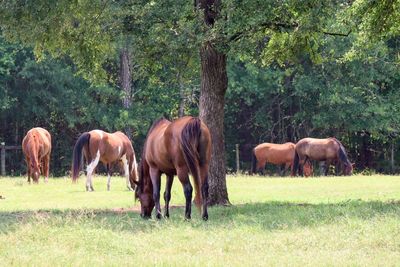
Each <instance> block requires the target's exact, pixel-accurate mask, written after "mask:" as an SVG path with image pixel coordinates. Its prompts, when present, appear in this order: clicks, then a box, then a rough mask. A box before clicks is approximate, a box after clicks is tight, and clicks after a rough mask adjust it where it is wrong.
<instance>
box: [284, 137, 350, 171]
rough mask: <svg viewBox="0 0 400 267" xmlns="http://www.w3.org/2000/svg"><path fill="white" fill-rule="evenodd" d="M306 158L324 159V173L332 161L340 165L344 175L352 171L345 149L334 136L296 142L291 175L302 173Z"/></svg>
mask: <svg viewBox="0 0 400 267" xmlns="http://www.w3.org/2000/svg"><path fill="white" fill-rule="evenodd" d="M306 160H316V161H325V164H326V168H325V175H327V174H328V171H329V166H330V165H331V164H333V163H339V164H340V165H341V167H342V169H343V174H344V175H351V173H352V172H353V165H352V164H351V163H350V161H349V159H348V157H347V154H346V150H345V149H344V147H343V145H342V143H340V142H339V140H337V139H336V138H326V139H317V138H304V139H301V140H300V141H299V142H297V144H296V150H295V155H294V161H293V171H292V176H295V175H296V174H297V172H299V174H300V175H301V174H302V166H303V165H304V162H305V161H306Z"/></svg>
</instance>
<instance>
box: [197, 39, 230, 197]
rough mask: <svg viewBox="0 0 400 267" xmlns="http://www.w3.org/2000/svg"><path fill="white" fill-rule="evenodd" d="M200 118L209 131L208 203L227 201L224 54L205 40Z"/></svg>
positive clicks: (202, 58) (201, 57)
mask: <svg viewBox="0 0 400 267" xmlns="http://www.w3.org/2000/svg"><path fill="white" fill-rule="evenodd" d="M200 59H201V82H200V87H201V88H200V118H201V119H202V120H203V121H204V122H205V123H206V124H207V126H208V128H209V129H210V132H211V139H212V146H211V149H212V151H211V163H210V171H209V198H208V199H209V205H227V204H230V203H229V199H228V191H227V188H226V167H225V143H224V103H225V99H224V98H225V92H226V89H227V87H228V76H227V72H226V55H225V54H224V53H221V52H219V51H217V50H216V49H215V48H214V47H213V46H212V44H211V43H209V42H207V43H205V44H204V45H203V47H202V48H201V49H200Z"/></svg>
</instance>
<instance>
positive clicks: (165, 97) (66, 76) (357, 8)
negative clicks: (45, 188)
mask: <svg viewBox="0 0 400 267" xmlns="http://www.w3.org/2000/svg"><path fill="white" fill-rule="evenodd" d="M399 7H400V1H398V0H396V1H368V0H359V1H347V0H339V1H314V0H313V1H254V0H245V1H218V0H212V1H208V0H207V1H205V0H196V1H186V0H182V1H175V0H174V1H170V0H167V1H166V0H162V1H159V0H155V1H142V0H139V1H136V0H135V1H122V2H121V1H102V0H98V1H66V0H60V1H57V4H54V3H53V2H52V1H47V0H37V1H19V0H8V1H4V3H3V5H1V6H0V31H1V32H0V141H1V142H5V143H6V144H10V145H14V144H20V143H21V140H22V138H23V136H24V134H25V133H26V131H27V130H28V129H30V128H31V127H34V126H43V127H45V128H47V129H48V130H49V131H50V132H51V133H52V134H53V140H54V143H53V147H54V151H53V154H52V164H51V166H52V172H53V174H54V175H65V174H66V172H67V171H68V170H69V168H70V158H71V153H72V147H73V144H74V142H75V140H76V138H77V137H78V136H79V134H80V133H82V132H84V131H87V130H91V129H94V128H100V129H103V130H106V131H115V130H123V131H125V132H126V133H127V134H128V136H130V138H131V139H132V141H133V144H134V147H135V149H136V153H137V154H140V149H141V147H142V144H143V141H144V137H145V134H146V131H147V129H148V127H149V125H150V124H151V122H152V121H153V120H155V119H156V118H158V117H160V116H164V117H168V118H172V119H173V118H176V117H178V116H182V115H184V114H191V115H197V114H199V115H200V116H201V117H202V119H203V120H205V121H206V122H207V123H208V124H209V125H211V128H212V129H211V130H212V134H213V135H214V141H215V142H213V148H214V149H213V151H216V152H215V153H214V154H213V159H212V164H211V167H210V177H211V179H210V182H211V183H210V188H213V189H212V190H210V192H223V191H226V190H225V189H226V188H220V185H223V186H222V187H225V186H224V185H225V183H224V181H225V166H224V156H225V158H226V162H227V168H226V170H227V171H233V170H234V169H235V151H234V149H235V144H239V145H240V149H241V151H240V152H241V153H240V155H241V159H242V161H243V162H242V165H243V166H242V167H243V168H246V167H247V165H248V162H249V161H250V151H251V148H252V147H253V146H254V145H256V144H258V143H261V142H275V143H281V142H286V141H292V142H296V141H297V140H299V139H301V138H303V137H306V136H312V137H328V136H334V137H336V138H338V139H340V140H341V141H342V143H343V144H344V145H345V146H346V148H347V150H348V152H349V156H350V159H351V161H353V162H355V163H356V168H357V170H358V171H363V170H366V172H369V171H376V172H385V173H389V172H397V171H398V169H397V166H398V161H399V160H400V158H399V156H400V152H399V145H398V143H399V137H398V132H399V129H400V127H399V126H400V116H399V109H400V107H399V99H400V96H399V90H398V89H399V87H400V81H399V80H400V75H399V74H400V73H399V69H400V68H399V48H400V37H399V36H400V32H399V29H400V28H399V27H398V23H397V22H398V21H400V13H399V10H400V8H399ZM199 110H200V111H199ZM223 128H224V129H223ZM224 148H226V153H224ZM8 155H9V158H8V159H7V161H8V172H10V171H11V170H13V172H14V173H15V174H20V173H24V170H25V167H24V163H23V160H22V155H21V154H18V152H16V153H14V154H13V153H11V152H10V153H8ZM214 182H215V183H214ZM213 184H214V185H215V188H214V186H213ZM222 195H223V194H222ZM222 195H221V196H222ZM222 198H226V199H227V195H226V196H222ZM214 202H219V200H217V201H214ZM221 203H223V201H222V202H221Z"/></svg>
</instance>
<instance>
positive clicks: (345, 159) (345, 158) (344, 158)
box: [332, 137, 351, 165]
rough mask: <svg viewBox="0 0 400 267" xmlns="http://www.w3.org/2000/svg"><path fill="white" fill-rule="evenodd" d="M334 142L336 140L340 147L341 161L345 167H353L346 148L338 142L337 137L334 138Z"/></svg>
mask: <svg viewBox="0 0 400 267" xmlns="http://www.w3.org/2000/svg"><path fill="white" fill-rule="evenodd" d="M332 140H334V141H335V142H336V143H338V145H339V159H340V161H341V162H343V163H344V164H345V165H351V163H350V160H349V158H348V156H347V153H346V149H345V148H344V146H343V144H342V143H341V142H340V141H339V140H337V139H336V138H335V137H332Z"/></svg>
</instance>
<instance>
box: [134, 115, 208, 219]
mask: <svg viewBox="0 0 400 267" xmlns="http://www.w3.org/2000/svg"><path fill="white" fill-rule="evenodd" d="M210 158H211V135H210V131H209V130H208V128H207V126H206V125H205V124H204V123H203V122H202V121H201V120H200V119H199V118H194V117H190V116H186V117H182V118H179V119H177V120H175V121H173V122H171V121H169V120H166V119H164V118H161V119H159V120H157V121H155V122H154V123H153V125H152V126H151V128H150V130H149V131H148V133H147V137H146V142H145V144H144V147H143V152H142V159H141V161H140V166H139V170H140V171H139V173H140V174H139V181H138V182H137V187H136V192H135V198H136V199H139V201H140V205H141V213H140V215H141V216H142V217H143V218H148V217H151V213H152V210H153V208H154V207H155V209H156V217H157V218H158V219H160V218H161V207H160V189H161V185H160V184H161V174H163V173H164V174H166V176H167V181H166V188H165V193H164V200H165V213H164V216H165V217H169V201H170V200H171V187H172V182H173V177H174V175H178V178H179V181H180V182H181V183H182V186H183V191H184V195H185V198H186V207H185V217H186V219H190V217H191V204H192V192H193V188H192V185H191V183H190V179H189V173H190V174H191V175H192V176H193V184H194V189H195V198H194V202H195V204H196V206H197V207H198V208H199V209H200V210H201V206H202V218H203V219H204V220H207V219H208V212H207V198H208V169H209V162H210Z"/></svg>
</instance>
